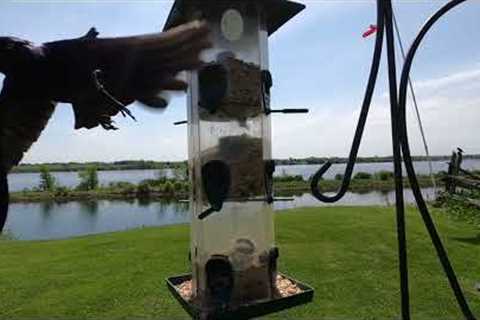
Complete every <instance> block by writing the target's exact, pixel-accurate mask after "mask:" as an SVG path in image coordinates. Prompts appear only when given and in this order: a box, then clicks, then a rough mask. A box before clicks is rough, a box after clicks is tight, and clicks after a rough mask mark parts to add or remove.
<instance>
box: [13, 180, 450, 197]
mask: <svg viewBox="0 0 480 320" xmlns="http://www.w3.org/2000/svg"><path fill="white" fill-rule="evenodd" d="M437 181H438V186H439V187H441V186H443V183H442V182H441V181H440V179H437ZM419 183H420V187H422V188H429V187H433V184H432V182H431V180H430V178H429V177H422V176H420V177H419ZM340 185H341V181H340V180H322V181H320V183H319V186H320V189H321V190H322V191H324V192H335V191H336V190H338V189H339V187H340ZM409 186H410V185H409V183H408V179H406V178H404V187H405V188H407V189H408V188H409ZM187 188H188V183H186V184H185V185H184V188H183V190H161V188H154V187H152V188H150V189H147V190H145V189H144V188H142V187H140V188H139V185H133V184H130V185H129V186H128V187H126V188H119V187H117V188H111V187H100V188H98V189H95V190H90V191H78V190H72V189H68V188H64V187H60V188H58V189H57V190H55V191H33V190H29V191H17V192H11V193H10V203H38V202H70V201H97V200H137V199H140V200H148V201H159V200H169V201H181V200H185V199H188V189H187ZM394 189H395V185H394V181H393V180H392V179H388V180H378V179H352V181H351V184H350V188H349V191H350V192H354V193H368V192H374V191H380V192H389V191H392V190H394ZM274 192H275V194H276V195H277V196H294V195H301V194H304V193H307V192H308V193H309V192H310V182H309V181H305V180H291V181H275V183H274Z"/></svg>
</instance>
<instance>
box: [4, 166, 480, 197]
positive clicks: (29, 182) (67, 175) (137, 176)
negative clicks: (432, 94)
mask: <svg viewBox="0 0 480 320" xmlns="http://www.w3.org/2000/svg"><path fill="white" fill-rule="evenodd" d="M414 164H415V169H416V170H417V174H428V173H429V171H428V162H425V161H422V162H420V161H419V162H415V163H414ZM447 166H448V165H447V162H446V161H435V162H433V170H434V172H439V171H447ZM462 167H463V168H464V169H467V170H480V160H469V159H467V160H464V162H463V165H462ZM319 168H320V165H293V166H277V169H276V171H275V175H276V176H280V175H301V176H303V177H304V179H308V178H309V177H310V176H312V175H313V174H314V173H315V172H316V171H317V170H318V169H319ZM344 171H345V164H334V165H332V167H331V168H330V170H328V171H327V172H326V174H325V178H326V179H333V178H334V177H335V175H336V174H338V173H340V174H343V173H344ZM379 171H393V166H392V163H390V162H379V163H359V164H356V165H355V169H354V173H356V172H368V173H375V172H379ZM158 174H159V170H129V171H99V173H98V178H99V180H100V183H101V184H104V185H108V184H109V183H110V182H118V181H126V182H131V183H139V182H140V181H142V180H145V179H155V178H156V177H158ZM164 174H165V175H167V176H171V175H172V172H171V171H170V170H168V169H167V170H166V171H165V172H164ZM53 175H54V176H55V178H56V180H57V182H58V184H59V185H61V186H65V187H70V188H73V187H76V186H77V185H78V184H79V179H78V173H77V172H54V173H53ZM8 180H9V186H10V191H12V192H13V191H22V190H23V189H31V188H34V187H37V186H38V185H39V183H40V175H39V174H38V173H14V174H10V175H9V179H8Z"/></svg>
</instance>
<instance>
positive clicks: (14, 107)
mask: <svg viewBox="0 0 480 320" xmlns="http://www.w3.org/2000/svg"><path fill="white" fill-rule="evenodd" d="M20 89H21V88H18V90H20ZM18 92H19V91H17V90H16V88H15V84H14V83H13V81H12V80H11V79H9V77H7V78H5V80H4V85H3V89H2V92H1V94H0V150H1V155H0V156H1V159H0V161H1V163H0V165H1V166H3V168H4V169H6V172H8V171H10V169H11V168H12V167H13V166H16V165H17V164H18V163H19V162H20V160H21V159H22V158H23V154H24V153H25V152H27V151H28V149H29V148H30V147H31V146H32V144H33V143H34V142H35V141H37V140H38V138H39V137H40V134H41V133H42V131H43V129H45V126H46V125H47V123H48V120H49V119H50V117H51V116H52V114H53V111H54V109H55V103H54V102H53V101H50V100H49V99H48V98H42V97H34V96H29V94H28V92H25V93H24V94H19V93H18Z"/></svg>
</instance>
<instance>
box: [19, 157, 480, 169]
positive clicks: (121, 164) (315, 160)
mask: <svg viewBox="0 0 480 320" xmlns="http://www.w3.org/2000/svg"><path fill="white" fill-rule="evenodd" d="M450 157H451V156H450V155H443V156H432V157H431V158H432V160H433V161H449V160H450ZM463 158H464V159H480V154H471V155H464V157H463ZM413 160H414V161H427V160H428V159H427V157H425V156H414V157H413ZM327 161H330V162H332V163H347V162H348V158H342V157H308V158H289V159H276V160H275V163H276V164H277V165H306V164H317V165H320V164H323V163H325V162H327ZM392 161H393V157H392V156H386V157H378V156H373V157H359V158H358V159H357V163H379V162H392ZM186 165H187V161H147V160H123V161H115V162H83V163H82V162H66V163H59V162H54V163H24V164H20V165H19V166H17V167H15V168H14V169H13V170H12V173H33V172H40V170H41V169H42V168H47V169H48V170H49V171H52V172H59V171H66V172H69V171H82V170H84V169H85V168H88V167H96V168H97V170H99V171H107V170H159V169H174V168H186Z"/></svg>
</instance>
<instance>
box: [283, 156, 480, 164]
mask: <svg viewBox="0 0 480 320" xmlns="http://www.w3.org/2000/svg"><path fill="white" fill-rule="evenodd" d="M450 158H451V155H445V156H431V159H432V161H449V160H450ZM412 159H413V161H428V158H427V157H426V156H413V157H412ZM463 159H480V154H470V155H463ZM327 161H330V162H331V163H347V162H348V158H341V157H332V158H328V157H309V158H299V159H297V158H289V159H279V160H275V163H276V164H277V165H295V164H323V163H325V162H327ZM392 161H393V156H388V157H377V156H374V157H359V158H357V163H378V162H392Z"/></svg>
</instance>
